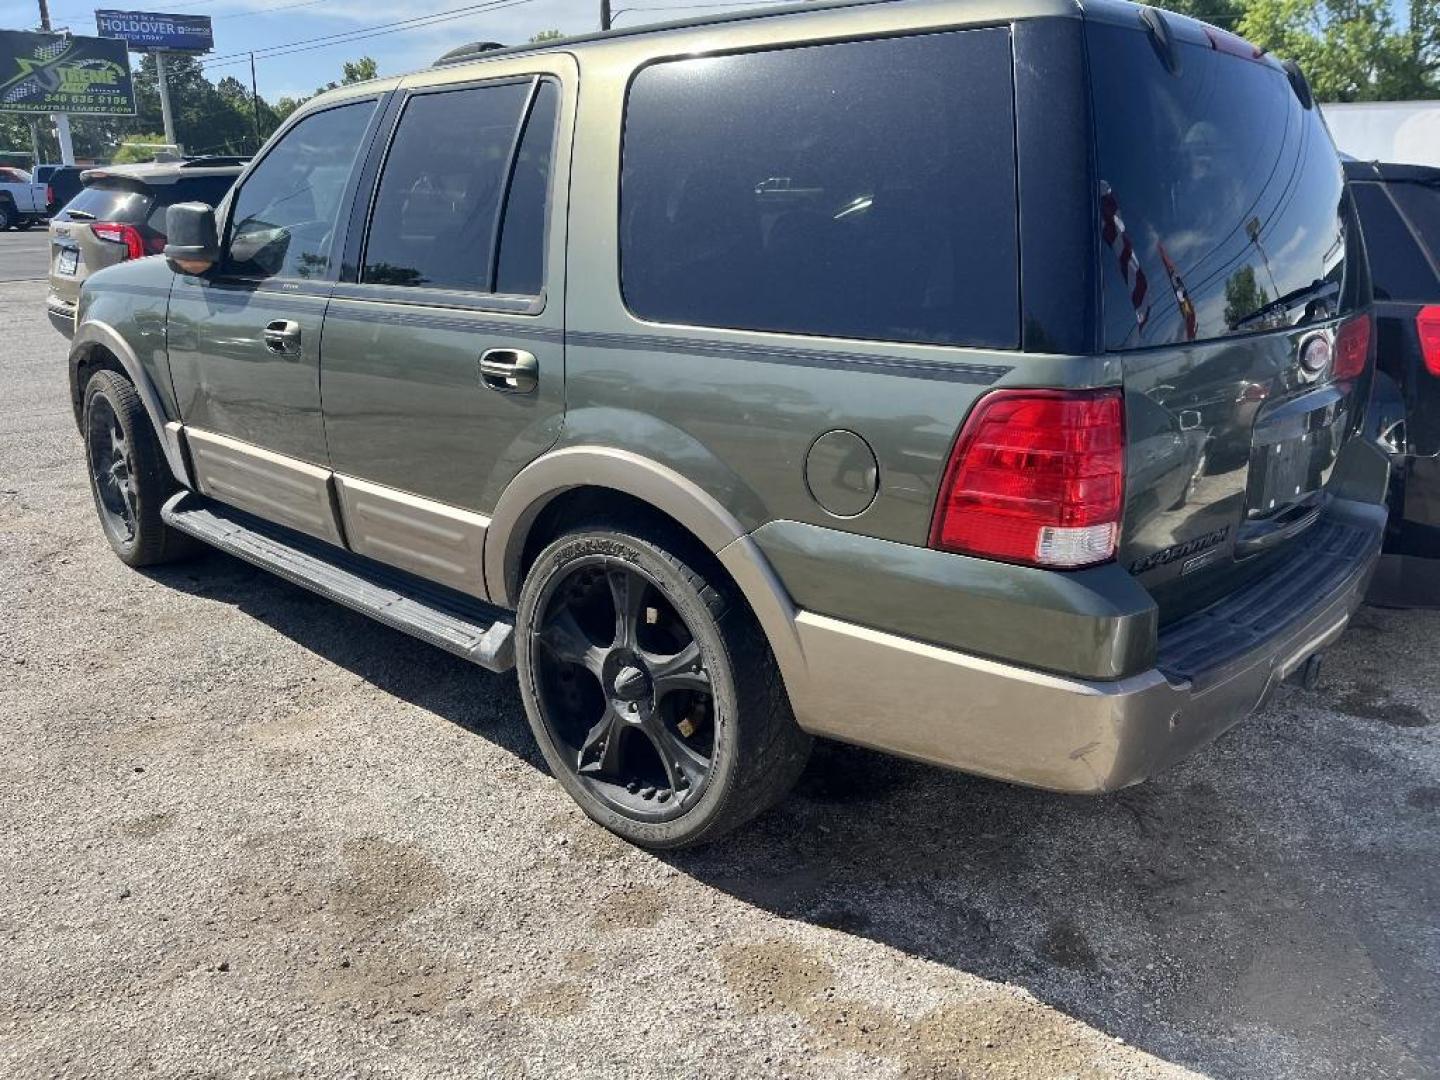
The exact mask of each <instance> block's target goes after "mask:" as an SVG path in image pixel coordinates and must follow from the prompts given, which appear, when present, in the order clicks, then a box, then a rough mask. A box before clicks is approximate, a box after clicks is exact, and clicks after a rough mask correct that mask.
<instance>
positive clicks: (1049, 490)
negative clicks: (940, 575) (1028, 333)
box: [930, 389, 1125, 567]
mask: <svg viewBox="0 0 1440 1080" xmlns="http://www.w3.org/2000/svg"><path fill="white" fill-rule="evenodd" d="M1124 497H1125V408H1124V398H1123V396H1122V394H1121V392H1120V391H1119V390H1118V389H1105V390H997V391H995V392H994V393H991V394H987V395H986V396H985V397H983V398H981V399H980V401H979V402H978V403H977V404H976V405H975V408H974V410H973V411H972V412H971V414H970V417H969V419H968V420H967V421H966V422H965V426H964V428H963V429H962V430H961V432H960V437H959V438H958V439H957V440H956V441H955V449H954V450H953V451H952V453H951V455H950V462H949V465H948V466H947V468H946V470H945V480H944V483H943V485H942V487H941V490H940V499H939V502H938V503H937V504H936V507H935V518H934V522H933V524H932V526H931V530H930V545H931V546H932V547H936V548H941V549H943V550H946V551H954V552H960V553H964V554H967V555H979V556H982V557H984V558H991V559H1002V560H1004V561H1006V562H1016V563H1024V564H1026V565H1030V566H1053V567H1077V566H1089V565H1091V564H1094V563H1100V562H1106V561H1107V560H1109V559H1112V558H1114V556H1115V548H1116V544H1117V542H1118V540H1119V536H1120V518H1121V514H1122V512H1123V510H1124Z"/></svg>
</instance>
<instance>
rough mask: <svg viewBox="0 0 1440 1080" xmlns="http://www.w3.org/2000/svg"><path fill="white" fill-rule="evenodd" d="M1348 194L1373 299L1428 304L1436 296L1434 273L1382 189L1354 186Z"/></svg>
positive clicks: (1437, 285) (1438, 289)
mask: <svg viewBox="0 0 1440 1080" xmlns="http://www.w3.org/2000/svg"><path fill="white" fill-rule="evenodd" d="M1394 186H1395V187H1403V186H1404V185H1394ZM1350 190H1351V192H1352V193H1353V195H1354V197H1355V208H1356V209H1357V210H1358V211H1359V213H1360V229H1361V231H1362V232H1364V234H1365V254H1366V256H1367V257H1368V258H1369V260H1370V280H1371V285H1372V287H1373V289H1374V291H1375V299H1377V300H1415V301H1430V300H1433V299H1435V298H1436V297H1437V295H1440V283H1437V282H1436V280H1435V271H1434V269H1432V268H1431V266H1430V263H1429V260H1427V259H1426V258H1425V253H1424V252H1423V251H1421V250H1420V246H1419V244H1418V243H1417V242H1416V239H1415V237H1414V236H1413V235H1411V232H1410V230H1409V228H1407V227H1406V225H1405V222H1404V221H1403V220H1402V219H1401V217H1400V215H1399V213H1397V212H1396V210H1395V207H1394V205H1393V204H1392V203H1391V202H1390V196H1389V195H1387V194H1386V190H1385V185H1383V184H1378V183H1371V182H1369V181H1366V182H1357V183H1353V184H1351V185H1350Z"/></svg>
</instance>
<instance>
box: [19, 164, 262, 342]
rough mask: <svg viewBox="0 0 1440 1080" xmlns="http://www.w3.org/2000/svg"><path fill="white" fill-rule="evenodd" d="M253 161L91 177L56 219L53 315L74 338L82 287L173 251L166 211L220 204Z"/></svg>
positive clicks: (117, 168) (143, 168)
mask: <svg viewBox="0 0 1440 1080" xmlns="http://www.w3.org/2000/svg"><path fill="white" fill-rule="evenodd" d="M247 160H248V159H246V158H238V157H205V158H192V159H190V160H188V161H165V162H151V163H148V164H144V165H114V166H109V167H107V168H103V169H90V170H87V171H86V172H85V173H84V174H83V176H82V179H83V180H84V181H85V186H84V187H83V188H82V189H81V190H80V192H79V194H77V195H76V196H75V197H74V198H73V199H71V200H70V201H69V202H68V203H66V205H65V207H64V209H62V210H61V211H59V212H58V213H57V214H56V215H55V216H54V217H53V218H51V220H50V294H49V296H47V297H46V298H45V308H46V311H47V312H48V314H49V315H50V321H51V323H53V324H54V326H55V328H56V329H57V330H59V331H60V332H61V333H62V334H64V335H65V336H66V337H69V336H70V335H71V334H72V333H73V331H74V327H75V300H76V298H77V297H78V296H79V295H80V285H81V283H82V282H84V280H85V279H86V278H87V277H89V276H90V275H91V274H93V273H94V272H95V271H96V270H102V269H104V268H105V267H107V266H113V265H115V264H116V263H120V262H124V261H126V260H127V259H139V258H141V257H143V256H145V255H155V254H158V253H159V252H160V250H161V248H163V247H164V246H165V211H166V210H167V209H168V208H169V207H170V206H172V205H173V204H175V203H177V202H203V203H209V204H210V205H211V206H214V205H216V204H217V203H219V202H220V200H221V199H223V198H224V197H225V193H226V192H227V191H229V190H230V188H231V185H233V184H234V183H235V178H236V177H237V176H239V175H240V172H241V170H242V169H243V168H244V166H245V162H246V161H247Z"/></svg>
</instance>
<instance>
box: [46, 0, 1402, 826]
mask: <svg viewBox="0 0 1440 1080" xmlns="http://www.w3.org/2000/svg"><path fill="white" fill-rule="evenodd" d="M168 234H169V246H168V247H167V249H166V256H165V257H154V258H145V259H140V260H137V261H134V262H127V263H124V264H122V265H119V266H116V267H113V268H110V269H107V270H104V271H102V272H100V273H98V274H96V275H95V276H93V277H91V278H90V279H89V280H88V281H87V282H86V283H85V285H84V288H83V290H82V294H81V299H80V305H79V312H78V318H77V327H76V333H75V338H74V342H73V350H72V352H71V354H70V365H71V373H72V386H73V393H74V405H75V412H76V416H77V418H78V420H79V424H80V429H81V432H82V435H83V438H84V442H85V446H86V450H87V454H88V460H89V465H90V472H91V476H92V478H93V482H94V489H95V502H96V506H97V508H98V510H99V515H100V519H101V521H102V523H103V526H104V529H105V532H106V535H107V536H108V538H109V540H110V542H111V544H112V545H113V547H114V548H115V550H116V552H117V553H118V554H119V555H120V557H121V558H122V559H124V560H125V561H127V562H128V563H130V564H131V565H142V564H149V563H156V562H160V561H164V560H166V559H170V558H175V557H178V556H179V555H181V554H183V553H185V552H186V551H187V550H189V549H190V547H191V546H192V543H193V541H194V540H196V539H198V540H200V541H203V542H205V543H208V544H210V545H213V546H215V547H218V548H220V549H222V550H225V551H228V552H231V553H232V554H234V555H237V556H239V557H240V558H243V559H247V560H249V561H251V562H253V563H255V564H258V565H260V566H263V567H266V568H269V569H271V570H274V571H275V572H277V573H279V574H280V575H282V576H284V577H285V578H287V579H289V580H291V581H293V582H296V583H298V584H301V585H303V586H306V587H308V588H311V589H314V590H317V591H318V592H320V593H322V594H324V595H327V596H330V597H333V598H334V599H336V600H338V601H339V602H341V603H343V604H346V605H348V606H350V607H352V608H355V609H357V610H359V611H363V612H366V613H368V614H370V615H373V616H374V617H375V618H376V619H378V620H380V621H381V622H383V623H387V624H389V625H391V626H394V627H398V628H400V629H402V630H405V631H407V632H409V633H412V634H415V635H417V636H418V637H420V638H422V639H425V640H427V641H430V642H432V643H434V644H436V645H439V646H440V647H442V648H445V649H449V650H451V651H452V652H455V653H457V654H459V655H461V656H464V657H466V658H468V659H470V660H472V661H474V662H475V663H477V664H480V665H481V666H484V667H488V668H491V669H493V670H504V669H508V668H510V667H511V666H514V667H515V668H517V669H518V674H519V679H520V685H521V689H522V693H523V697H524V701H525V705H526V709H527V712H528V714H529V718H530V721H531V724H532V726H533V729H534V732H535V736H536V738H537V739H538V741H539V744H540V746H541V748H542V750H543V752H544V755H545V758H546V760H547V761H548V763H549V765H550V767H551V768H552V769H553V771H554V773H555V776H556V778H557V779H558V780H559V782H560V783H561V784H563V785H564V786H565V788H566V789H567V790H568V791H569V792H570V793H571V794H572V795H573V796H574V797H575V799H576V800H577V801H578V802H579V803H580V805H581V806H582V807H583V808H584V810H585V811H586V812H587V813H588V814H590V815H591V816H592V817H594V818H595V819H596V820H598V821H600V822H601V823H603V824H604V825H606V826H607V827H609V828H611V829H613V830H615V831H616V832H618V833H620V834H622V835H623V836H625V837H627V838H629V839H630V840H632V841H634V842H636V843H639V844H644V845H648V846H652V847H657V848H660V847H675V846H679V845H682V844H687V843H693V842H696V841H700V840H704V839H708V838H711V837H714V836H717V835H719V834H720V833H721V832H723V831H724V830H725V829H727V828H730V827H732V826H734V825H736V824H738V823H739V822H742V821H744V820H745V819H747V818H749V817H751V816H752V815H754V814H755V813H757V812H759V811H761V810H763V809H764V808H765V807H766V806H768V805H770V804H772V803H773V802H775V801H776V800H777V799H779V798H780V797H781V795H782V794H783V793H784V792H785V791H786V789H787V787H788V786H789V785H790V784H791V782H792V781H793V780H794V778H795V777H796V775H797V774H798V773H799V771H800V769H801V768H802V766H803V764H804V762H805V759H806V754H807V751H808V749H809V745H810V740H811V738H812V737H813V736H823V737H826V738H832V739H840V740H845V741H848V742H852V743H859V744H863V745H866V746H871V747H878V748H881V749H884V750H887V751H891V752H893V753H896V754H902V755H905V756H907V757H911V758H917V759H920V760H923V761H929V762H934V763H937V764H941V765H945V766H949V767H953V768H957V769H963V770H968V771H971V772H976V773H981V774H984V775H987V776H992V777H999V778H1003V779H1006V780H1012V781H1016V782H1019V783H1024V784H1032V785H1037V786H1040V787H1044V788H1050V789H1054V790H1057V791H1069V792H1102V791H1109V790H1112V789H1115V788H1118V787H1121V786H1123V785H1127V784H1133V783H1135V782H1137V781H1139V780H1142V779H1144V778H1145V777H1147V776H1149V775H1151V774H1153V773H1155V772H1156V771H1157V770H1160V769H1163V768H1164V767H1166V766H1167V765H1169V764H1170V763H1172V762H1174V761H1176V760H1177V759H1179V758H1181V757H1183V756H1184V755H1186V754H1188V753H1189V752H1191V751H1193V750H1194V749H1196V748H1197V747H1199V746H1201V745H1202V744H1204V743H1206V742H1207V741H1209V740H1211V739H1213V738H1214V737H1215V736H1216V735H1217V734H1219V733H1220V732H1222V731H1223V730H1225V729H1226V728H1227V727H1229V726H1230V725H1232V724H1234V723H1235V722H1236V721H1238V720H1240V719H1241V718H1242V717H1244V716H1245V715H1246V714H1247V713H1249V712H1251V711H1252V710H1254V709H1255V708H1256V707H1258V706H1259V705H1260V704H1261V703H1262V702H1263V701H1265V700H1266V697H1267V695H1269V693H1270V692H1271V690H1272V689H1273V688H1274V687H1275V686H1276V685H1277V684H1278V683H1279V682H1280V681H1281V680H1282V679H1284V678H1285V677H1287V676H1289V675H1291V674H1293V673H1297V672H1301V673H1303V672H1304V671H1308V670H1310V667H1309V661H1310V660H1311V659H1312V658H1313V657H1315V656H1316V655H1317V654H1318V652H1319V651H1320V650H1322V649H1323V648H1325V647H1326V646H1327V645H1329V644H1330V643H1331V642H1333V641H1334V640H1335V639H1336V638H1337V637H1338V636H1339V634H1340V633H1341V631H1342V630H1343V628H1344V627H1345V625H1346V621H1347V619H1348V618H1349V615H1350V613H1351V611H1352V610H1353V609H1354V607H1355V605H1356V604H1357V603H1358V602H1359V598H1360V596H1361V595H1362V593H1363V591H1364V588H1365V585H1366V582H1367V579H1368V577H1369V575H1370V573H1371V571H1372V569H1373V566H1374V564H1375V561H1376V557H1377V554H1378V551H1379V545H1380V539H1381V533H1382V529H1383V524H1384V517H1385V511H1384V509H1383V500H1384V493H1385V487H1386V482H1387V469H1388V466H1387V460H1386V457H1385V455H1384V454H1383V452H1381V451H1380V450H1379V449H1378V448H1377V447H1375V446H1374V445H1372V444H1371V443H1370V442H1368V441H1367V440H1366V439H1365V438H1364V437H1362V435H1361V434H1360V430H1361V424H1362V421H1363V412H1364V408H1365V404H1366V402H1367V400H1368V397H1369V388H1370V379H1371V372H1372V367H1373V362H1372V359H1371V357H1372V352H1373V350H1372V334H1371V332H1370V327H1371V323H1370V316H1369V312H1368V305H1369V295H1370V287H1369V283H1368V280H1367V279H1366V276H1365V274H1366V271H1365V269H1364V268H1365V259H1364V257H1363V252H1362V251H1361V249H1360V239H1359V231H1358V229H1356V227H1355V225H1354V222H1353V220H1352V211H1351V208H1350V205H1349V202H1348V200H1347V197H1346V194H1345V187H1344V179H1343V176H1342V175H1341V168H1340V164H1339V162H1338V161H1337V159H1336V155H1335V152H1334V149H1333V147H1332V145H1331V142H1330V139H1329V136H1328V135H1327V133H1326V130H1325V127H1324V125H1323V123H1322V122H1321V119H1320V116H1319V113H1318V111H1317V110H1316V109H1315V107H1314V104H1313V101H1312V100H1311V97H1310V93H1309V89H1308V87H1307V86H1306V84H1305V81H1304V78H1303V76H1302V75H1301V74H1300V72H1299V71H1298V70H1297V69H1295V68H1293V67H1287V66H1286V65H1282V64H1281V63H1278V62H1277V61H1275V60H1273V59H1272V58H1270V57H1268V56H1266V55H1263V54H1261V53H1260V52H1258V51H1257V50H1256V49H1254V48H1252V47H1251V46H1249V45H1248V44H1247V43H1245V42H1244V41H1242V40H1240V39H1238V38H1236V37H1234V36H1232V35H1229V34H1227V33H1224V32H1222V31H1219V30H1215V29H1213V28H1211V27H1208V26H1204V25H1202V24H1200V23H1198V22H1193V21H1190V20H1188V19H1183V18H1179V17H1174V16H1167V15H1163V14H1161V13H1159V12H1158V11H1155V10H1154V9H1148V8H1142V7H1136V6H1132V5H1129V4H1121V3H1115V2H1111V0H1094V2H1091V0H1086V3H1085V4H1084V5H1083V6H1077V5H1075V4H1074V3H1070V2H1068V0H1003V2H982V3H960V2H955V0H914V2H902V3H895V2H891V3H886V2H870V3H848V4H846V3H842V4H827V3H810V4H806V5H804V6H803V8H795V9H792V8H784V9H777V10H774V11H771V12H761V13H758V14H748V15H737V16H727V17H722V18H719V19H711V20H709V21H706V22H703V23H689V24H675V25H669V26H662V27H658V28H652V29H648V30H646V31H643V32H614V33H610V34H605V35H601V36H598V37H594V38H589V39H575V40H569V41H562V42H559V43H549V44H546V45H542V46H535V47H529V48H520V49H508V50H499V51H492V52H478V51H474V50H471V51H467V50H463V49H462V50H457V52H456V53H455V54H451V55H450V56H447V57H446V58H445V59H444V60H442V62H441V63H440V64H437V65H436V66H435V67H434V68H432V69H430V70H427V71H422V72H420V73H417V74H414V75H409V76H405V77H402V78H391V79H384V80H380V81H375V82H370V83H366V84H362V85H357V86H348V87H343V88H341V89H339V90H336V91H334V92H331V93H328V94H325V95H322V96H321V97H319V98H317V99H315V100H313V101H311V102H310V103H309V104H307V105H306V106H305V107H304V108H303V109H302V110H301V111H300V112H299V113H297V114H296V115H295V116H293V117H291V118H290V119H289V121H288V122H287V123H286V124H285V126H284V127H283V128H282V129H281V130H279V131H278V132H277V133H276V134H275V136H274V137H273V138H272V139H271V140H270V142H269V144H268V145H267V146H266V147H265V149H264V150H263V152H262V153H260V154H259V155H258V156H257V157H256V159H255V160H254V162H253V163H252V164H251V165H250V166H249V167H248V168H247V169H246V171H245V172H244V174H243V175H242V176H241V177H240V179H239V181H238V182H237V185H236V187H235V188H234V190H233V191H232V192H231V193H230V194H229V195H228V196H227V197H226V199H225V200H224V202H223V203H222V204H221V205H220V206H219V207H218V208H217V209H216V210H213V211H212V210H211V209H210V208H209V207H205V206H201V205H199V204H183V205H181V206H178V207H174V208H172V209H171V210H170V215H169V228H168Z"/></svg>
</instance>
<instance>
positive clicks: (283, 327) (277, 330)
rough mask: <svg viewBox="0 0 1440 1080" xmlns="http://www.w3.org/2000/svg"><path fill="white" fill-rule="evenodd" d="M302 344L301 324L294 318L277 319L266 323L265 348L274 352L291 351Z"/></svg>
mask: <svg viewBox="0 0 1440 1080" xmlns="http://www.w3.org/2000/svg"><path fill="white" fill-rule="evenodd" d="M299 344H300V324H299V323H298V322H296V321H295V320H293V319H276V320H275V321H274V322H269V323H266V324H265V348H267V349H269V350H270V351H271V352H273V353H283V352H291V351H293V350H294V348H295V347H296V346H298V345H299Z"/></svg>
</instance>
